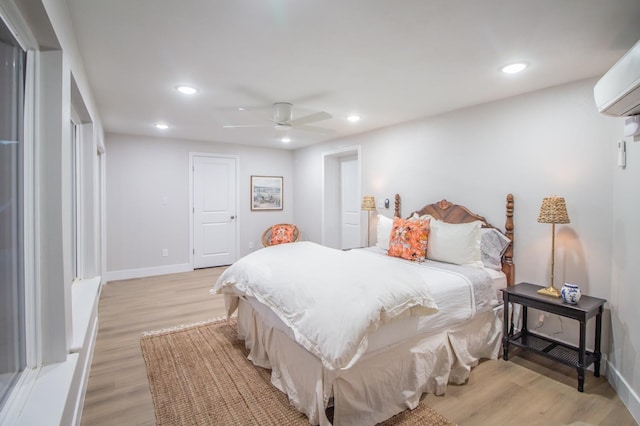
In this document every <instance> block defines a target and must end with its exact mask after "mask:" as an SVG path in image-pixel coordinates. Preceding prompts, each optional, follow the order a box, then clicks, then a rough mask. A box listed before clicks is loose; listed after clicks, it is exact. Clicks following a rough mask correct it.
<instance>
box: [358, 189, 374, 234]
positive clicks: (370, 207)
mask: <svg viewBox="0 0 640 426" xmlns="http://www.w3.org/2000/svg"><path fill="white" fill-rule="evenodd" d="M360 208H361V209H362V210H365V211H366V212H367V247H369V237H370V235H369V234H371V232H370V231H371V229H370V221H371V212H372V211H374V210H375V209H376V199H375V198H373V195H365V196H364V197H363V198H362V205H361V206H360Z"/></svg>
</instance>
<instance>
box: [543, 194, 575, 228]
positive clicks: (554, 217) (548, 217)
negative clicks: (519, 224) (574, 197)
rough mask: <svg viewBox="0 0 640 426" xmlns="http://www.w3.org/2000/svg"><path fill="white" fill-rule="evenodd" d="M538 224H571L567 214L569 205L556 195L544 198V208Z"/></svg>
mask: <svg viewBox="0 0 640 426" xmlns="http://www.w3.org/2000/svg"><path fill="white" fill-rule="evenodd" d="M538 222H540V223H569V222H570V221H569V214H568V213H567V205H566V204H565V202H564V198H563V197H558V196H555V195H552V196H551V197H544V198H543V199H542V206H540V214H539V215H538Z"/></svg>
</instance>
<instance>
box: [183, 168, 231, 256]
mask: <svg viewBox="0 0 640 426" xmlns="http://www.w3.org/2000/svg"><path fill="white" fill-rule="evenodd" d="M192 171H193V267H194V268H208V267H212V266H221V265H230V264H232V263H233V262H235V261H236V257H237V255H236V251H237V250H236V244H237V243H236V241H237V238H236V231H237V229H236V228H237V226H236V224H237V220H236V160H235V159H234V158H221V157H208V156H194V157H193V170H192Z"/></svg>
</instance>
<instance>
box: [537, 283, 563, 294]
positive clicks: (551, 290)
mask: <svg viewBox="0 0 640 426" xmlns="http://www.w3.org/2000/svg"><path fill="white" fill-rule="evenodd" d="M538 293H539V294H544V295H545V296H552V297H560V290H558V289H557V288H555V287H554V286H549V287H547V288H541V289H540V290H538Z"/></svg>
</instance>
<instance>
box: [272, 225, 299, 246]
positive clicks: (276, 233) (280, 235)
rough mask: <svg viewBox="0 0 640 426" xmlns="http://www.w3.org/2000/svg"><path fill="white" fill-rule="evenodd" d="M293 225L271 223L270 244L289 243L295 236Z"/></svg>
mask: <svg viewBox="0 0 640 426" xmlns="http://www.w3.org/2000/svg"><path fill="white" fill-rule="evenodd" d="M295 231H296V227H295V226H294V225H273V226H272V227H271V245H272V246H274V245H276V244H282V243H290V242H292V241H293V239H294V238H295Z"/></svg>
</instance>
